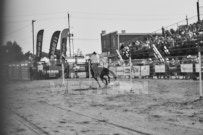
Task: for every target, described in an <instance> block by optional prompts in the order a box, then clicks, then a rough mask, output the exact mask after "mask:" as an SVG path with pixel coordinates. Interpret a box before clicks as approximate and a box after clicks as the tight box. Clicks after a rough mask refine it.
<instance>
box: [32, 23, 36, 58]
mask: <svg viewBox="0 0 203 135" xmlns="http://www.w3.org/2000/svg"><path fill="white" fill-rule="evenodd" d="M35 21H36V20H32V43H33V48H32V49H33V52H32V54H33V55H34V53H35V41H34V22H35Z"/></svg>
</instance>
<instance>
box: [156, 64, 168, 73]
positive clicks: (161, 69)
mask: <svg viewBox="0 0 203 135" xmlns="http://www.w3.org/2000/svg"><path fill="white" fill-rule="evenodd" d="M165 71H166V69H165V65H155V73H165Z"/></svg>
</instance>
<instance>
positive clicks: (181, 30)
mask: <svg viewBox="0 0 203 135" xmlns="http://www.w3.org/2000/svg"><path fill="white" fill-rule="evenodd" d="M202 33H203V20H202V21H199V22H196V23H193V24H189V25H181V26H179V27H178V28H177V29H176V30H174V29H170V30H166V29H165V28H163V27H162V34H161V35H157V34H153V35H148V36H146V37H145V39H144V40H134V41H133V42H131V43H129V44H123V45H121V48H120V50H121V54H122V55H123V56H125V55H128V54H129V53H130V50H131V51H133V52H134V51H139V50H149V49H150V48H151V45H152V44H154V45H155V46H156V47H157V48H158V49H163V50H167V49H168V48H172V47H179V46H184V45H185V43H188V42H190V41H198V40H199V39H200V38H201V36H203V35H202Z"/></svg>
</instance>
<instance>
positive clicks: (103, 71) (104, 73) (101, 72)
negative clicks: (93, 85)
mask: <svg viewBox="0 0 203 135" xmlns="http://www.w3.org/2000/svg"><path fill="white" fill-rule="evenodd" d="M98 73H99V77H100V79H101V80H102V82H103V83H104V84H105V85H106V86H107V85H108V84H109V83H110V76H109V75H110V74H111V75H112V76H113V78H114V79H115V80H116V79H117V77H116V75H115V74H114V73H113V72H112V71H111V70H109V69H108V68H103V67H98ZM91 74H92V76H93V78H94V79H95V80H96V81H97V83H98V85H99V87H101V85H100V83H99V81H98V79H97V78H96V77H94V72H93V70H92V68H91ZM105 76H106V77H107V78H108V80H107V78H106V77H105ZM104 81H105V82H104Z"/></svg>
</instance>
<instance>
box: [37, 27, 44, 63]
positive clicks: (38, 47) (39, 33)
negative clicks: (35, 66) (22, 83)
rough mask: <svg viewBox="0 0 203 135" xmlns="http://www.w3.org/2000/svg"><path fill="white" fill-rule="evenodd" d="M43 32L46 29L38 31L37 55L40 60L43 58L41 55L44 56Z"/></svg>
mask: <svg viewBox="0 0 203 135" xmlns="http://www.w3.org/2000/svg"><path fill="white" fill-rule="evenodd" d="M43 33H44V30H40V31H39V32H38V33H37V42H36V56H37V58H38V60H40V59H41V56H42V41H43Z"/></svg>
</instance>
